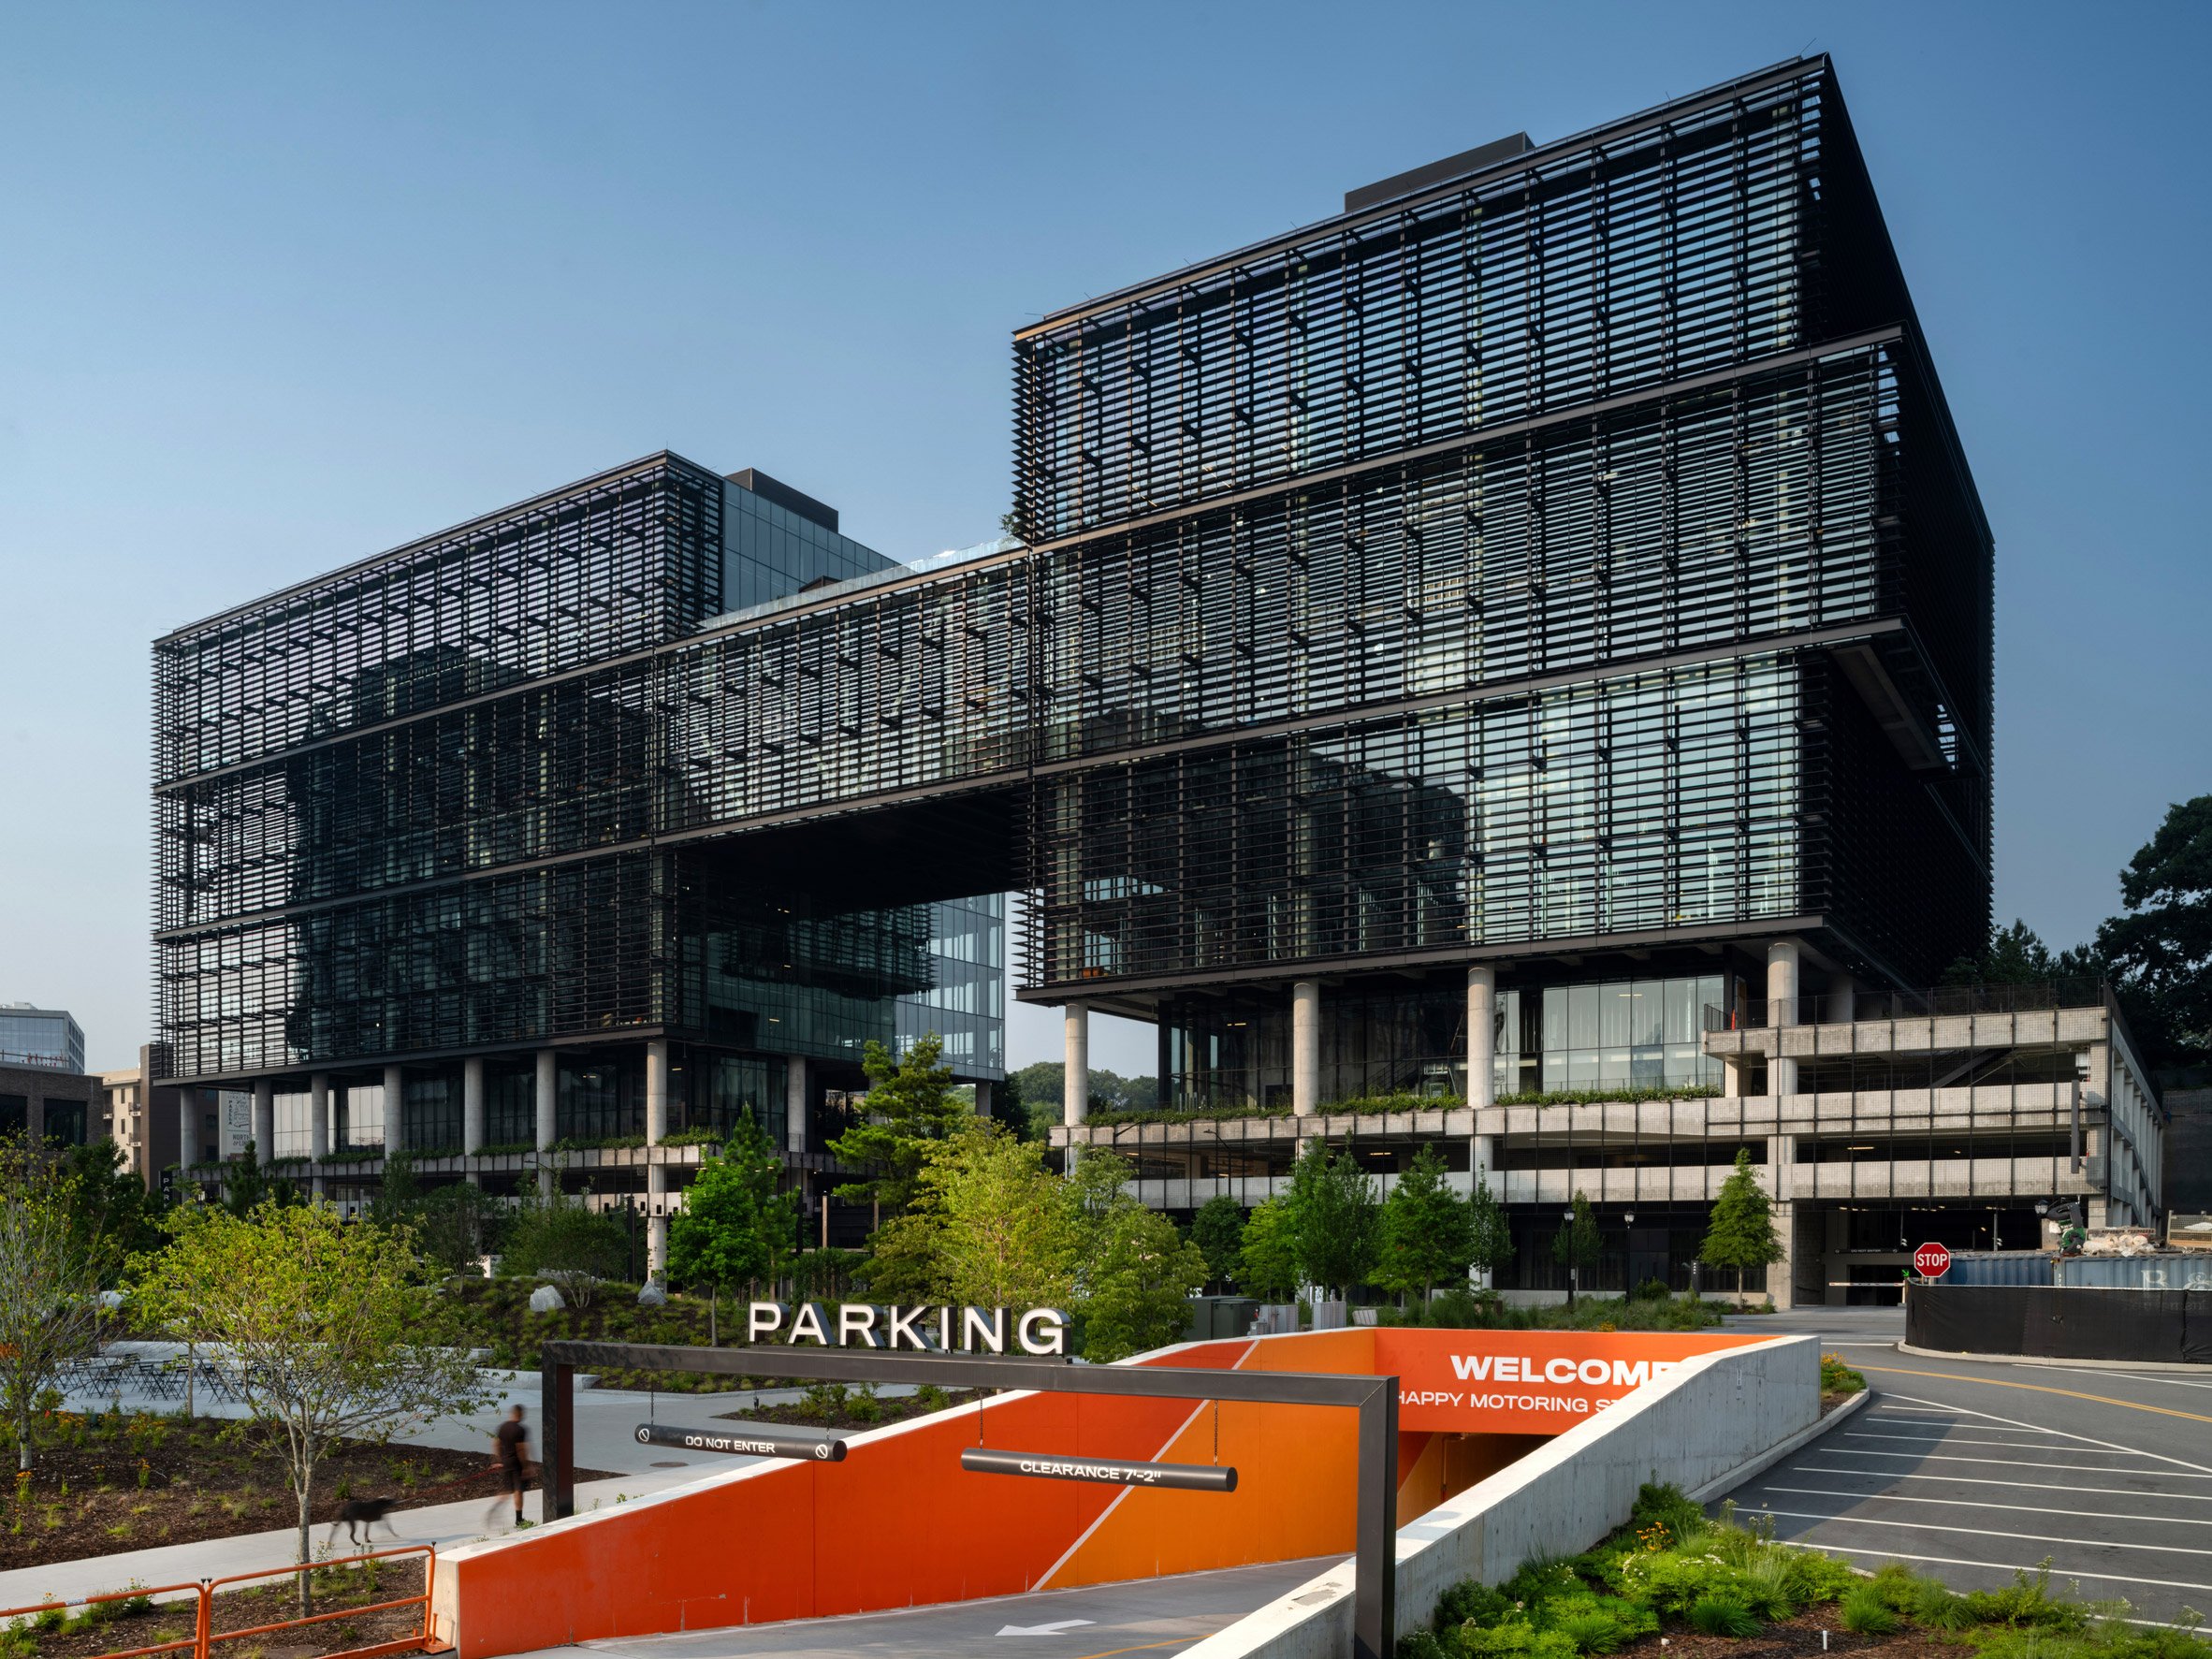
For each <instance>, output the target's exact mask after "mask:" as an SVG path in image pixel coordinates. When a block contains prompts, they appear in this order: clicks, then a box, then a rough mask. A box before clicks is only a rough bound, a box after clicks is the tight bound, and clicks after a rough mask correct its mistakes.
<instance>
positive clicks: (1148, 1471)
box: [960, 1446, 1237, 1492]
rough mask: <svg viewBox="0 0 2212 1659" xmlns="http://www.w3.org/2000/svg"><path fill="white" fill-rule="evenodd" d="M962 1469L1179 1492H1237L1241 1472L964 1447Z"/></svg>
mask: <svg viewBox="0 0 2212 1659" xmlns="http://www.w3.org/2000/svg"><path fill="white" fill-rule="evenodd" d="M960 1466H961V1467H962V1468H963V1469H966V1470H968V1472H969V1473H970V1474H972V1475H1026V1476H1028V1477H1031V1478H1032V1479H1037V1480H1088V1481H1091V1482H1094V1483H1096V1484H1100V1485H1105V1486H1160V1487H1171V1488H1173V1489H1175V1490H1176V1491H1179V1492H1234V1491H1236V1489H1237V1472H1236V1471H1235V1470H1234V1469H1233V1468H1231V1469H1216V1468H1210V1467H1208V1466H1207V1465H1206V1464H1204V1463H1115V1462H1113V1461H1112V1460H1111V1459H1107V1458H1069V1457H1058V1456H1055V1454H1053V1453H1051V1452H1045V1451H999V1450H997V1449H995V1448H990V1447H982V1446H969V1447H965V1448H962V1450H961V1453H960Z"/></svg>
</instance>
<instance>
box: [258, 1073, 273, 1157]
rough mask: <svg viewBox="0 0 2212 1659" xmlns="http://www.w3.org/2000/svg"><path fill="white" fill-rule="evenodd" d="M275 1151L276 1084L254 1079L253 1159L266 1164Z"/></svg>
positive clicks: (266, 1080) (271, 1079)
mask: <svg viewBox="0 0 2212 1659" xmlns="http://www.w3.org/2000/svg"><path fill="white" fill-rule="evenodd" d="M275 1151H276V1082H275V1080H274V1079H273V1078H268V1077H256V1078H255V1079H254V1159H255V1162H256V1163H264V1164H266V1163H267V1162H268V1161H269V1158H270V1157H272V1156H273V1155H274V1154H275Z"/></svg>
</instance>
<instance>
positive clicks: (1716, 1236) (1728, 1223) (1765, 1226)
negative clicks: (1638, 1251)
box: [1697, 1146, 1782, 1302]
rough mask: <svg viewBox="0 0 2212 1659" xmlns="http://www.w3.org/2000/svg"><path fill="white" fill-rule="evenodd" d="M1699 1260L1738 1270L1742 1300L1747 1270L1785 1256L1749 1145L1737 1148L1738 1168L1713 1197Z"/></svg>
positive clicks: (1737, 1281)
mask: <svg viewBox="0 0 2212 1659" xmlns="http://www.w3.org/2000/svg"><path fill="white" fill-rule="evenodd" d="M1697 1259H1698V1260H1700V1261H1702V1262H1704V1263H1705V1265H1706V1266H1708V1267H1732V1268H1734V1269H1735V1270H1736V1300H1737V1301H1739V1302H1741V1301H1742V1300H1743V1275H1744V1272H1745V1270H1746V1269H1748V1268H1754V1267H1766V1266H1768V1264H1769V1263H1771V1262H1776V1261H1780V1260H1781V1259H1782V1242H1781V1241H1780V1240H1779V1239H1777V1238H1776V1237H1775V1236H1774V1209H1773V1206H1772V1205H1771V1204H1770V1203H1768V1199H1767V1194H1766V1191H1765V1189H1764V1188H1762V1187H1761V1186H1759V1180H1758V1177H1757V1176H1756V1175H1754V1173H1753V1172H1752V1161H1751V1148H1750V1147H1748V1146H1739V1147H1738V1148H1737V1149H1736V1167H1735V1168H1734V1169H1733V1170H1731V1171H1728V1179H1727V1180H1725V1181H1724V1182H1723V1183H1721V1191H1720V1196H1719V1197H1718V1198H1716V1199H1714V1200H1713V1202H1712V1215H1711V1218H1710V1220H1709V1221H1708V1223H1707V1224H1706V1229H1705V1243H1704V1244H1701V1245H1699V1246H1698V1249H1697Z"/></svg>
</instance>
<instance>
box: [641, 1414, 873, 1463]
mask: <svg viewBox="0 0 2212 1659" xmlns="http://www.w3.org/2000/svg"><path fill="white" fill-rule="evenodd" d="M637 1443H638V1445H640V1446H673V1447H676V1448H678V1449H680V1450H683V1451H725V1452H728V1453H730V1454H731V1455H732V1456H733V1457H741V1458H799V1459H803V1460H804V1461H806V1462H808V1463H843V1462H844V1461H845V1443H844V1442H843V1441H842V1440H839V1439H837V1437H836V1436H835V1435H831V1434H822V1433H817V1432H816V1431H814V1430H812V1429H793V1428H788V1427H786V1426H785V1425H784V1424H782V1423H737V1424H735V1425H734V1426H732V1427H730V1428H727V1429H687V1428H683V1427H682V1426H680V1425H678V1424H676V1423H640V1424H638V1425H637Z"/></svg>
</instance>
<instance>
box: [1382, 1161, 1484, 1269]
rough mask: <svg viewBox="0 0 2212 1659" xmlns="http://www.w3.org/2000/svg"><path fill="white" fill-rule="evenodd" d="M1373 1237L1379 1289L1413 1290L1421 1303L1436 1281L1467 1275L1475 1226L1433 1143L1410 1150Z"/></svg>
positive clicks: (1473, 1242) (1472, 1256) (1471, 1258)
mask: <svg viewBox="0 0 2212 1659" xmlns="http://www.w3.org/2000/svg"><path fill="white" fill-rule="evenodd" d="M1378 1235H1379V1236H1378V1240H1377V1246H1376V1250H1375V1272H1374V1273H1373V1275H1372V1276H1373V1278H1374V1281H1375V1284H1377V1285H1379V1286H1381V1287H1382V1288H1384V1289H1385V1290H1395V1291H1397V1292H1399V1293H1400V1294H1401V1295H1403V1294H1404V1293H1405V1292H1407V1291H1412V1290H1419V1292H1420V1293H1421V1300H1422V1301H1423V1302H1426V1301H1428V1299H1429V1293H1430V1292H1431V1291H1432V1290H1433V1289H1435V1288H1436V1284H1437V1281H1438V1280H1440V1279H1452V1280H1463V1279H1464V1278H1465V1277H1466V1276H1467V1268H1468V1265H1469V1264H1470V1263H1471V1262H1472V1261H1473V1260H1474V1259H1475V1230H1474V1228H1473V1226H1472V1224H1471V1221H1470V1218H1469V1216H1468V1214H1467V1206H1466V1205H1465V1204H1463V1203H1462V1202H1461V1201H1460V1198H1459V1195H1458V1194H1457V1193H1455V1192H1453V1191H1452V1190H1451V1186H1450V1183H1449V1182H1448V1181H1447V1180H1446V1178H1445V1171H1444V1159H1443V1158H1442V1157H1439V1156H1438V1155H1437V1152H1436V1149H1435V1148H1434V1147H1433V1146H1423V1147H1422V1148H1421V1149H1420V1150H1419V1152H1417V1153H1415V1154H1414V1157H1413V1162H1412V1163H1411V1164H1409V1165H1408V1166H1407V1167H1406V1169H1405V1171H1404V1173H1403V1174H1401V1175H1400V1176H1399V1177H1398V1181H1397V1185H1396V1186H1392V1187H1391V1188H1390V1197H1389V1198H1388V1199H1386V1200H1384V1201H1383V1207H1382V1223H1381V1226H1380V1228H1379V1230H1378Z"/></svg>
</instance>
